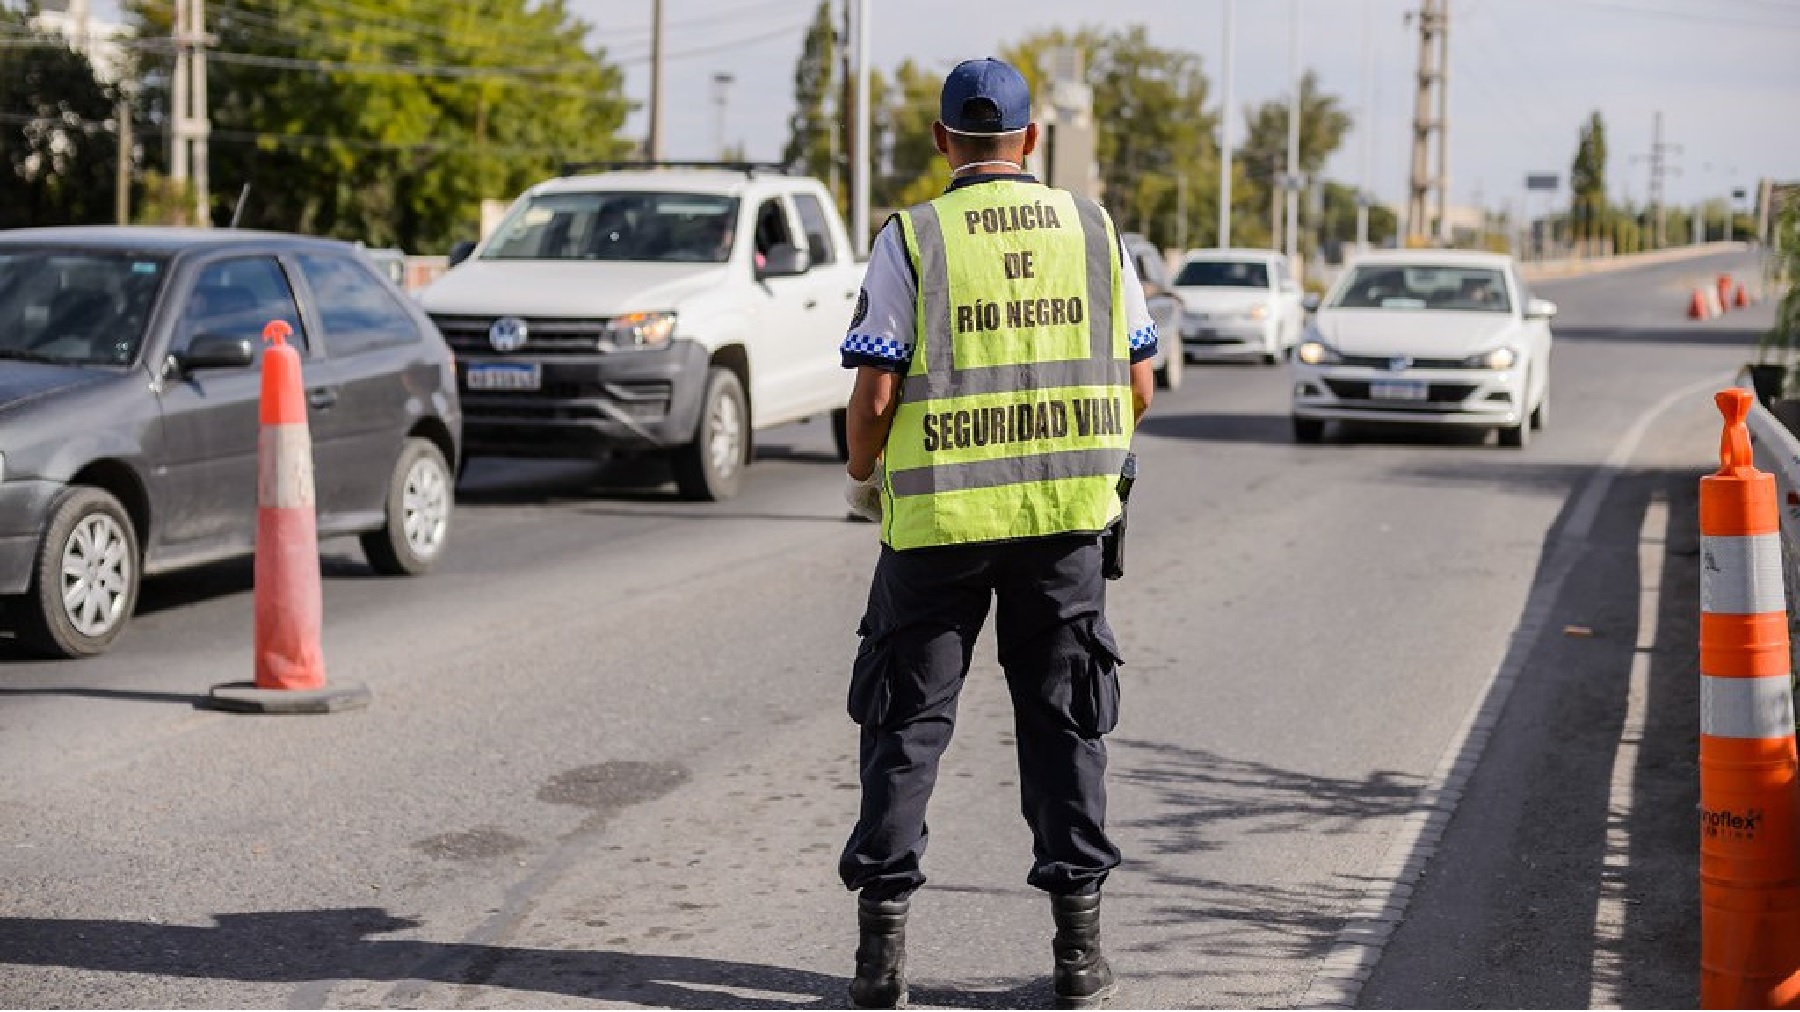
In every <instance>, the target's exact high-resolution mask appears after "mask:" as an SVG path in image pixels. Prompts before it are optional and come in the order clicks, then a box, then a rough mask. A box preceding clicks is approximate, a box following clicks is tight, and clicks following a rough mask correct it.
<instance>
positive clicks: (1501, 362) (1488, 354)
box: [1462, 348, 1519, 372]
mask: <svg viewBox="0 0 1800 1012" xmlns="http://www.w3.org/2000/svg"><path fill="white" fill-rule="evenodd" d="M1462 364H1463V368H1465V369H1492V370H1494V371H1496V372H1504V371H1505V370H1507V369H1511V368H1512V367H1513V366H1515V365H1518V364H1519V353H1518V352H1516V351H1514V350H1513V349H1511V348H1495V349H1494V350H1493V351H1484V352H1482V353H1481V354H1479V355H1470V356H1469V357H1468V358H1465V359H1463V362H1462Z"/></svg>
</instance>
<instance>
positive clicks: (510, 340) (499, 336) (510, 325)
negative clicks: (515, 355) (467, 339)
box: [488, 316, 531, 354]
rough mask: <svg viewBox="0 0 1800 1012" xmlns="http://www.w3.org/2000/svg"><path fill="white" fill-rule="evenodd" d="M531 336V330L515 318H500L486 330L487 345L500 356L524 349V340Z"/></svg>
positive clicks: (523, 322)
mask: <svg viewBox="0 0 1800 1012" xmlns="http://www.w3.org/2000/svg"><path fill="white" fill-rule="evenodd" d="M530 334H531V328H530V327H527V326H526V325H525V321H524V320H521V319H519V318H518V317H516V316H502V317H501V318H500V319H498V320H495V321H494V325H493V326H492V327H489V328H488V344H490V345H492V346H493V348H494V350H495V351H497V352H500V353H502V354H504V353H506V352H512V351H518V350H519V349H520V348H523V347H525V338H527V337H529V336H530Z"/></svg>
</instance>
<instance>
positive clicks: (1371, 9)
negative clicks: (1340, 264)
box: [1356, 0, 1375, 253]
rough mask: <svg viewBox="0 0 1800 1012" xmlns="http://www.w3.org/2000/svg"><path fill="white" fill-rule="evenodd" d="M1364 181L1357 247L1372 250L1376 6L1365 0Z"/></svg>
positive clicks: (1358, 202) (1359, 193) (1358, 208)
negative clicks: (1371, 214)
mask: <svg viewBox="0 0 1800 1012" xmlns="http://www.w3.org/2000/svg"><path fill="white" fill-rule="evenodd" d="M1362 116H1363V129H1362V133H1363V136H1362V142H1363V157H1362V185H1361V186H1360V187H1359V188H1358V189H1357V193H1356V248H1357V249H1358V250H1359V251H1361V252H1364V253H1367V252H1368V251H1369V201H1370V200H1371V199H1373V194H1372V193H1371V191H1372V190H1373V188H1374V185H1375V182H1374V174H1375V6H1374V0H1363V113H1362Z"/></svg>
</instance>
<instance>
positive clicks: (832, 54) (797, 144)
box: [781, 0, 843, 203]
mask: <svg viewBox="0 0 1800 1012" xmlns="http://www.w3.org/2000/svg"><path fill="white" fill-rule="evenodd" d="M837 48H838V44H837V26H836V24H835V23H834V22H833V20H832V17H831V0H819V9H818V13H817V14H815V15H814V16H813V23H812V27H810V28H808V29H807V30H806V41H805V42H803V43H802V44H801V46H800V59H799V61H798V62H797V63H795V65H794V112H793V114H792V115H791V116H789V117H788V142H787V147H786V148H784V149H782V152H781V160H782V161H783V162H785V163H787V164H788V165H790V166H793V167H794V168H795V169H797V170H798V171H800V172H803V173H805V174H807V175H810V176H817V177H819V178H820V179H825V178H827V177H830V176H833V175H834V173H833V172H832V169H833V167H834V166H833V164H832V163H833V156H834V155H835V153H836V152H835V151H834V149H836V148H839V147H840V145H839V144H835V143H833V139H832V138H833V136H834V133H835V131H836V130H837V128H838V124H839V123H840V122H841V119H840V118H839V111H840V110H841V109H842V105H843V100H842V94H843V89H842V87H840V84H841V82H840V81H839V79H838V61H837ZM834 196H836V197H838V199H839V201H840V203H841V202H842V199H843V194H842V192H839V193H836V194H834Z"/></svg>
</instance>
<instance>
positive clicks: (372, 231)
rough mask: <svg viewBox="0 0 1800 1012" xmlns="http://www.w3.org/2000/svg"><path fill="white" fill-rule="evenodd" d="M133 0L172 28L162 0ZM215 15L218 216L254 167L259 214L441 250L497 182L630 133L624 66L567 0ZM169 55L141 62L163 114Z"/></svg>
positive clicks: (277, 6) (614, 148)
mask: <svg viewBox="0 0 1800 1012" xmlns="http://www.w3.org/2000/svg"><path fill="white" fill-rule="evenodd" d="M125 6H126V9H127V13H128V15H129V16H130V18H131V20H132V21H133V22H134V23H135V24H136V25H137V26H138V28H139V30H140V32H141V34H142V35H144V36H145V37H156V36H166V35H168V34H169V17H170V14H171V10H172V8H171V7H170V5H169V4H168V3H166V2H164V0H126V4H125ZM207 29H208V31H209V32H211V33H212V34H213V35H215V36H216V37H217V43H216V45H215V51H216V52H217V54H219V55H215V56H214V57H213V58H212V59H211V61H210V66H209V75H208V76H209V80H210V82H211V84H210V91H211V98H212V108H211V114H212V121H213V139H212V142H211V153H212V157H211V159H210V164H211V181H212V187H213V194H212V198H213V200H212V205H213V206H212V217H213V218H214V220H215V221H217V222H223V221H224V220H226V219H227V218H229V216H230V213H231V208H232V205H233V203H234V202H235V200H236V198H237V195H238V192H239V189H240V187H241V186H242V185H243V184H245V183H248V184H249V185H250V188H251V189H250V197H249V201H248V203H247V205H246V209H245V218H244V222H243V224H244V225H245V226H246V227H262V228H276V229H287V230H294V231H300V232H307V233H313V234H321V235H329V236H334V237H337V238H342V239H351V240H358V241H362V242H365V243H367V244H369V245H371V246H399V247H403V248H405V249H408V250H411V251H416V252H441V251H444V250H446V249H447V248H448V247H449V246H450V245H451V243H453V242H454V241H456V240H458V239H463V238H471V237H473V235H474V233H475V231H476V228H477V226H478V223H479V221H480V205H481V201H482V200H483V199H484V198H495V197H499V198H506V197H511V196H514V195H516V194H517V193H518V192H519V191H520V190H522V189H524V188H525V187H526V186H528V185H530V184H532V183H535V182H538V181H540V180H542V179H544V178H546V177H547V176H550V175H553V174H554V173H555V172H556V170H557V168H558V166H559V165H560V164H561V163H562V162H564V161H579V160H585V159H605V158H616V157H619V156H621V155H623V154H624V153H625V151H626V145H625V144H624V143H622V142H621V141H620V140H619V139H618V138H617V136H616V135H617V132H618V130H619V127H620V126H621V125H622V124H623V122H624V119H625V114H626V111H627V103H626V101H625V99H624V98H623V95H622V91H623V83H622V77H621V74H620V72H619V70H618V68H617V67H615V66H613V65H610V64H608V63H607V62H606V61H605V58H604V54H603V53H601V52H597V51H594V50H592V49H591V48H590V47H589V46H588V44H587V42H586V37H587V32H588V28H587V26H586V25H585V24H583V23H582V22H580V21H579V20H577V19H575V18H574V17H573V16H572V15H571V14H570V13H569V11H568V8H567V4H566V2H565V0H541V2H533V0H310V2H305V3H302V2H298V0H236V2H234V3H232V4H230V5H222V6H218V7H216V8H214V17H213V20H212V21H211V22H210V23H209V24H208V25H207ZM172 61H173V57H172V56H171V55H169V54H167V53H155V52H153V51H149V52H146V53H145V54H144V61H143V66H142V67H141V68H140V70H141V72H142V73H144V74H145V75H146V78H145V79H146V80H147V81H148V82H150V83H151V85H152V86H150V87H147V88H146V91H145V99H146V101H147V104H148V105H149V107H150V110H151V112H152V115H153V116H155V117H156V118H157V119H158V120H159V121H165V122H166V118H167V113H168V109H169V105H170V103H169V96H168V92H167V86H166V83H162V82H166V81H167V79H168V76H169V75H168V72H169V70H170V67H171V64H172ZM161 148H162V146H161V145H156V146H152V147H150V148H149V150H150V151H151V153H152V154H153V156H154V158H155V159H156V160H158V161H160V160H161V159H162V157H163V155H162V153H161V150H160V149H161Z"/></svg>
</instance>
